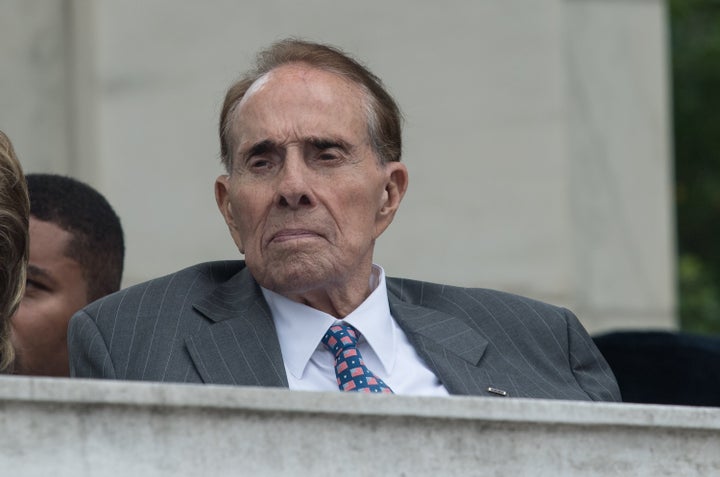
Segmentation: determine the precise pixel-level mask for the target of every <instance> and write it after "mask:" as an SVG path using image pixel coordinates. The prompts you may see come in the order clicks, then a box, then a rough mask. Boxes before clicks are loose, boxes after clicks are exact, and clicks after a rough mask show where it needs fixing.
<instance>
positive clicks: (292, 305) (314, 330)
mask: <svg viewBox="0 0 720 477" xmlns="http://www.w3.org/2000/svg"><path fill="white" fill-rule="evenodd" d="M370 288H371V289H372V290H373V291H372V293H370V296H368V297H367V298H366V299H365V301H364V302H362V303H361V304H360V306H358V307H357V308H356V309H355V310H354V311H353V312H352V313H350V314H349V315H347V316H346V317H345V318H344V319H343V320H338V319H336V318H335V317H333V316H331V315H328V314H327V313H324V312H322V311H319V310H316V309H315V308H311V307H309V306H307V305H303V304H302V303H297V302H294V301H292V300H290V299H288V298H286V297H284V296H282V295H279V294H277V293H275V292H272V291H270V290H267V289H265V288H262V292H263V295H264V296H265V300H266V301H267V303H268V305H269V306H270V311H271V312H272V317H273V320H274V322H275V328H276V329H277V334H278V338H279V340H280V349H281V351H282V357H283V361H284V363H285V372H286V373H287V378H288V384H289V385H290V389H296V390H305V391H339V389H338V385H337V379H336V377H335V358H334V356H333V355H332V353H331V352H330V351H328V349H327V348H326V347H325V345H323V344H322V343H321V341H320V340H322V337H323V336H324V335H325V332H326V331H327V330H328V328H330V326H332V325H333V324H335V323H338V322H343V321H344V322H345V323H348V324H350V325H352V326H353V327H355V329H357V330H358V331H359V332H360V334H361V335H362V336H361V337H360V340H359V342H358V349H359V351H360V353H361V354H362V356H363V359H364V361H365V365H366V366H367V367H368V368H369V369H370V370H371V371H372V372H373V373H375V375H376V376H378V377H379V378H380V379H382V380H383V381H385V383H386V384H387V385H388V386H390V388H391V389H392V390H393V392H395V394H416V395H435V396H446V395H447V394H448V392H447V390H446V389H445V387H444V386H443V385H442V384H441V383H440V380H439V379H438V378H437V377H436V376H435V374H433V372H432V371H431V370H430V369H429V368H428V367H427V366H426V365H425V362H424V361H423V360H422V359H421V358H420V356H418V354H417V353H416V352H415V349H414V348H413V346H412V345H411V344H410V342H409V341H408V339H407V336H405V333H404V332H403V331H402V330H401V329H400V327H399V326H398V324H397V323H396V322H395V320H394V319H393V317H392V315H391V314H390V306H389V305H388V297H387V287H386V286H385V271H384V270H383V269H382V267H380V266H378V265H373V273H372V276H371V278H370Z"/></svg>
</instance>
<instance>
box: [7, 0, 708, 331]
mask: <svg viewBox="0 0 720 477" xmlns="http://www.w3.org/2000/svg"><path fill="white" fill-rule="evenodd" d="M288 36H296V37H302V38H306V39H310V40H316V41H321V42H327V43H331V44H334V45H336V46H339V47H341V48H343V49H344V50H345V51H347V52H348V53H350V54H352V55H354V56H355V57H357V58H359V59H360V60H361V61H363V62H364V63H365V64H367V65H368V66H369V67H370V69H371V70H373V71H374V72H375V73H376V74H378V75H379V76H380V77H381V78H382V79H383V80H384V81H385V83H386V85H387V87H388V89H389V90H390V92H391V93H392V94H393V95H394V96H395V97H396V99H397V100H398V102H399V103H400V106H401V108H402V109H403V112H404V115H405V130H404V140H405V150H404V155H403V161H405V162H406V164H407V166H408V168H409V170H410V181H411V182H410V190H409V192H408V195H407V197H406V200H405V202H404V203H403V206H402V207H401V210H400V213H399V214H398V216H397V218H396V221H395V223H394V224H393V225H392V226H391V228H390V229H389V230H388V232H386V234H385V235H384V236H383V237H382V238H381V239H380V241H379V243H378V246H377V254H376V261H377V262H378V263H380V264H381V265H383V266H384V267H385V269H386V271H387V273H388V274H389V275H394V276H407V277H410V278H417V279H423V280H429V281H437V282H444V283H450V284H456V285H467V286H481V287H489V288H497V289H503V290H507V291H511V292H516V293H521V294H525V295H529V296H533V297H535V298H538V299H541V300H545V301H549V302H552V303H556V304H559V305H563V306H568V307H570V308H571V309H572V310H573V311H575V312H576V313H577V315H578V316H579V318H580V319H581V321H582V322H583V323H584V324H585V326H586V327H588V329H590V331H591V332H601V331H605V330H611V329H613V330H616V329H631V328H632V329H638V328H641V329H663V330H674V329H678V328H682V329H685V330H689V331H697V332H702V333H716V332H718V331H720V247H718V246H717V245H716V239H715V236H716V231H717V229H718V227H720V221H719V220H718V215H720V164H719V161H718V152H717V151H719V150H720V143H719V142H720V135H719V134H716V133H715V127H716V124H720V123H718V121H717V120H716V117H717V116H718V115H720V104H718V101H720V87H719V85H718V83H719V82H720V2H718V1H715V0H704V1H701V0H670V1H669V2H667V1H664V0H503V1H502V2H500V1H497V0H477V1H475V2H465V1H460V0H450V1H446V2H442V3H439V2H427V1H415V0H412V1H411V0H397V1H395V2H385V1H381V0H368V1H365V2H361V3H357V2H352V3H351V2H338V1H329V0H309V1H305V2H294V1H290V0H264V1H242V2H240V1H234V0H209V1H205V2H191V1H179V0H142V1H141V0H125V1H120V0H97V1H92V0H0V65H2V66H1V68H2V69H1V70H0V129H2V130H4V131H5V132H6V133H7V134H8V135H9V136H10V138H11V139H12V140H13V142H14V144H15V146H16V150H17V152H18V155H19V156H20V159H21V161H22V162H23V165H24V167H25V169H26V171H28V172H56V173H62V174H68V175H71V176H74V177H77V178H79V179H81V180H84V181H86V182H88V183H90V184H91V185H93V186H94V187H96V188H97V189H98V190H100V191H101V192H102V193H103V194H104V195H105V196H106V197H107V198H108V199H109V201H110V202H111V203H112V204H113V206H114V207H115V208H116V210H117V212H118V214H119V215H120V217H121V219H122V221H123V226H124V228H125V233H126V243H127V255H126V257H127V258H126V273H125V280H124V285H126V286H128V285H132V284H133V283H137V282H139V281H143V280H147V279H149V278H152V277H156V276H159V275H163V274H166V273H171V272H173V271H175V270H177V269H179V268H182V267H185V266H189V265H191V264H193V263H197V262H201V261H207V260H217V259H228V258H240V255H239V253H238V252H237V250H235V248H234V246H233V244H232V241H231V239H230V237H229V235H228V233H227V230H226V229H225V226H224V224H223V222H222V219H221V217H220V215H219V213H218V212H217V210H216V207H215V204H214V198H213V182H214V179H215V177H217V175H218V174H221V173H222V172H223V171H222V169H221V167H220V162H219V155H218V141H217V138H216V127H217V117H218V115H219V110H220V105H221V104H222V99H223V96H224V93H225V90H226V88H227V87H228V86H229V85H230V84H231V83H232V81H233V80H234V79H236V78H237V76H238V75H239V74H240V73H241V72H242V71H244V70H246V69H247V68H248V67H249V66H250V65H251V63H252V60H253V56H254V54H255V53H256V52H257V51H258V50H259V49H261V48H263V47H265V46H267V45H269V44H270V43H272V42H273V41H276V40H278V39H281V38H285V37H288ZM718 119H720V118H718Z"/></svg>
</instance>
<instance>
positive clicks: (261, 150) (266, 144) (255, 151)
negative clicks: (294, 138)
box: [243, 139, 277, 158]
mask: <svg viewBox="0 0 720 477" xmlns="http://www.w3.org/2000/svg"><path fill="white" fill-rule="evenodd" d="M276 146H277V145H276V144H275V142H273V141H271V140H270V139H265V140H264V141H260V142H258V143H256V144H253V145H252V146H250V148H249V149H248V150H247V152H246V153H245V154H243V155H244V156H245V157H246V158H247V157H252V156H257V155H260V154H265V153H266V152H268V151H269V150H271V149H274V148H275V147H276Z"/></svg>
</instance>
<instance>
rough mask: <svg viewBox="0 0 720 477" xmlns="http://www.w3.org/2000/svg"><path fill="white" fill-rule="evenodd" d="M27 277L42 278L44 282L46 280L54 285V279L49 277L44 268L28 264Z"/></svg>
mask: <svg viewBox="0 0 720 477" xmlns="http://www.w3.org/2000/svg"><path fill="white" fill-rule="evenodd" d="M27 276H28V278H43V279H45V280H48V281H49V282H51V283H52V284H55V279H54V278H53V277H52V275H50V273H49V272H48V271H47V270H45V269H44V268H40V267H38V266H37V265H33V264H28V267H27Z"/></svg>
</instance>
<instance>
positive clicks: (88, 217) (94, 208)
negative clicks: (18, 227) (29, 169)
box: [27, 174, 125, 302]
mask: <svg viewBox="0 0 720 477" xmlns="http://www.w3.org/2000/svg"><path fill="white" fill-rule="evenodd" d="M27 184H28V192H29V194H30V215H31V216H32V217H33V218H36V219H39V220H42V221H45V222H51V223H53V224H55V225H57V226H58V227H60V228H61V229H63V230H65V231H67V232H69V233H70V234H71V235H72V239H71V240H70V243H68V245H67V249H66V250H65V256H67V257H68V258H71V259H73V260H75V261H76V262H77V263H78V264H79V265H80V268H81V270H82V274H83V278H84V279H85V281H86V283H87V287H88V297H87V298H88V301H89V302H90V301H95V300H97V299H98V298H102V297H103V296H105V295H108V294H110V293H112V292H115V291H117V290H119V289H120V282H121V280H122V272H123V261H124V258H125V242H124V240H123V230H122V226H121V224H120V219H119V218H118V216H117V214H115V211H114V210H113V208H112V207H111V206H110V204H109V203H108V201H107V200H106V199H105V197H103V196H102V195H101V194H100V193H99V192H98V191H96V190H95V189H93V188H92V187H90V186H89V185H87V184H85V183H83V182H80V181H78V180H75V179H73V178H70V177H65V176H60V175H55V174H28V175H27Z"/></svg>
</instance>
